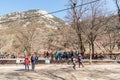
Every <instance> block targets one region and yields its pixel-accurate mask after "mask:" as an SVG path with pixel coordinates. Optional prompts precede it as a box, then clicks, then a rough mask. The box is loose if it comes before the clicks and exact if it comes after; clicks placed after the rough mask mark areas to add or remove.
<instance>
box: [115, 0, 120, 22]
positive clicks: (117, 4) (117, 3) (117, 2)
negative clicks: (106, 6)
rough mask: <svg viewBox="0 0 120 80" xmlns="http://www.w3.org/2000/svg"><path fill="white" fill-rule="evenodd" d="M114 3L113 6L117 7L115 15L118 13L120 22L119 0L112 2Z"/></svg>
mask: <svg viewBox="0 0 120 80" xmlns="http://www.w3.org/2000/svg"><path fill="white" fill-rule="evenodd" d="M114 1H115V4H116V7H117V13H118V17H119V18H118V20H119V22H120V0H114Z"/></svg>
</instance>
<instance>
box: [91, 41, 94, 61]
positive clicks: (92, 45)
mask: <svg viewBox="0 0 120 80" xmlns="http://www.w3.org/2000/svg"><path fill="white" fill-rule="evenodd" d="M91 48H92V58H93V59H94V42H93V41H91Z"/></svg>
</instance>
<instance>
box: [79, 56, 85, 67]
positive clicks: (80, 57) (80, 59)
mask: <svg viewBox="0 0 120 80" xmlns="http://www.w3.org/2000/svg"><path fill="white" fill-rule="evenodd" d="M82 62H83V59H82V56H80V55H79V56H78V64H79V68H80V65H82V67H84V65H83V63H82Z"/></svg>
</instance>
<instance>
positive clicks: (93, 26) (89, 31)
mask: <svg viewBox="0 0 120 80" xmlns="http://www.w3.org/2000/svg"><path fill="white" fill-rule="evenodd" d="M102 4H103V2H96V3H92V4H90V6H89V11H88V14H87V16H86V20H84V22H82V23H83V25H84V29H83V33H84V34H85V35H86V37H87V42H88V43H89V47H90V50H91V53H92V58H94V51H95V50H94V46H95V45H94V44H95V43H94V41H95V40H96V39H97V37H98V36H99V35H100V34H101V33H102V32H103V28H104V26H105V25H106V24H107V22H109V20H110V19H109V18H106V17H105V14H104V13H103V12H102V11H104V10H103V5H102Z"/></svg>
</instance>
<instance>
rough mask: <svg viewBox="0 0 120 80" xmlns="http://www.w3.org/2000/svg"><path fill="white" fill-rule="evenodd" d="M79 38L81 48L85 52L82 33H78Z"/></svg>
mask: <svg viewBox="0 0 120 80" xmlns="http://www.w3.org/2000/svg"><path fill="white" fill-rule="evenodd" d="M78 38H79V48H80V51H81V52H84V51H85V48H84V45H83V41H82V36H81V33H79V34H78Z"/></svg>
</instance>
